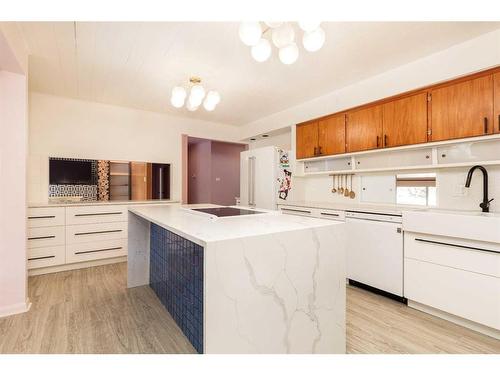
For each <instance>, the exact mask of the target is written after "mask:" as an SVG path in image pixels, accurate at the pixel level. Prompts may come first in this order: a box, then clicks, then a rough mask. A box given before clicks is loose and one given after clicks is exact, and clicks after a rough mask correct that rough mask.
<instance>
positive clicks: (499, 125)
mask: <svg viewBox="0 0 500 375" xmlns="http://www.w3.org/2000/svg"><path fill="white" fill-rule="evenodd" d="M498 131H499V132H500V115H498Z"/></svg>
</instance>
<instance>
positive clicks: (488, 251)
mask: <svg viewBox="0 0 500 375" xmlns="http://www.w3.org/2000/svg"><path fill="white" fill-rule="evenodd" d="M415 241H417V242H426V243H431V244H434V245H443V246H451V247H458V248H461V249H470V250H478V251H484V252H487V253H495V254H500V252H499V251H495V250H490V249H483V248H480V247H474V246H465V245H457V244H454V243H447V242H440V241H431V240H424V239H423V238H415Z"/></svg>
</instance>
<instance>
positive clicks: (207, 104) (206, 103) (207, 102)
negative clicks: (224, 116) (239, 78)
mask: <svg viewBox="0 0 500 375" xmlns="http://www.w3.org/2000/svg"><path fill="white" fill-rule="evenodd" d="M216 105H217V104H214V103H213V102H211V101H210V100H207V99H205V101H204V102H203V108H205V110H207V111H208V112H212V111H213V110H214V109H215V106H216Z"/></svg>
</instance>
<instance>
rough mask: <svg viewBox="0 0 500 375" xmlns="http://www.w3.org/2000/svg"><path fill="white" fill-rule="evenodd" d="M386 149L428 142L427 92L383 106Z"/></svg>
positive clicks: (384, 143)
mask: <svg viewBox="0 0 500 375" xmlns="http://www.w3.org/2000/svg"><path fill="white" fill-rule="evenodd" d="M383 130H384V138H383V145H384V147H394V146H404V145H413V144H417V143H424V142H427V92H423V93H420V94H416V95H412V96H409V97H406V98H401V99H398V100H394V101H391V102H388V103H385V104H384V105H383Z"/></svg>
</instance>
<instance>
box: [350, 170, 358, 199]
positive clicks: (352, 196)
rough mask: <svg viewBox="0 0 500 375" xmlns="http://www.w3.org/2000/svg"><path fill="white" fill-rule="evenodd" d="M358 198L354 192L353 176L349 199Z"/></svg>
mask: <svg viewBox="0 0 500 375" xmlns="http://www.w3.org/2000/svg"><path fill="white" fill-rule="evenodd" d="M355 197H356V193H355V192H354V191H353V190H352V175H351V192H350V193H349V198H351V199H354V198H355Z"/></svg>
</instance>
